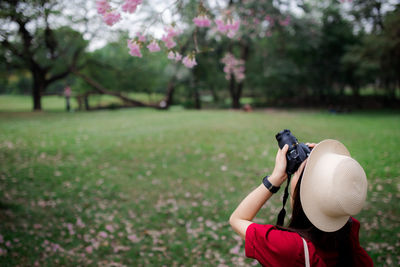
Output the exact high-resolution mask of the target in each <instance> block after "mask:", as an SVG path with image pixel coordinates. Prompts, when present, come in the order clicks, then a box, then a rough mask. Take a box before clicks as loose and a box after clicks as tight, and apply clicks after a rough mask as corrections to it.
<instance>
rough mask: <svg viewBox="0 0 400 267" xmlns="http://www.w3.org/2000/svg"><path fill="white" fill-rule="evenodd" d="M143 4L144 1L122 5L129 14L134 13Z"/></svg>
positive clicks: (130, 0)
mask: <svg viewBox="0 0 400 267" xmlns="http://www.w3.org/2000/svg"><path fill="white" fill-rule="evenodd" d="M141 3H142V0H126V1H125V3H124V4H123V5H122V10H123V11H124V12H127V13H131V14H132V13H134V12H135V11H136V8H137V6H138V5H140V4H141Z"/></svg>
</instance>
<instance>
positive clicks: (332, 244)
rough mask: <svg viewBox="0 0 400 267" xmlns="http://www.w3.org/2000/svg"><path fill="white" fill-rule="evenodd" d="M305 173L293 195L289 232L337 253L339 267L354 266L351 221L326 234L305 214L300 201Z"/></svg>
mask: <svg viewBox="0 0 400 267" xmlns="http://www.w3.org/2000/svg"><path fill="white" fill-rule="evenodd" d="M302 178H303V173H302V174H301V175H300V177H299V180H298V182H297V185H296V187H295V189H294V193H293V196H292V197H293V208H292V218H291V220H290V222H289V225H288V227H287V228H286V229H287V230H288V231H291V232H297V233H298V234H300V235H301V236H302V237H304V238H306V239H308V240H310V241H311V242H312V243H313V244H314V246H316V247H317V248H318V249H321V250H324V251H329V252H337V253H338V257H339V258H338V263H337V266H352V265H353V257H352V249H351V248H352V246H351V239H350V231H351V226H352V222H351V219H349V221H348V222H347V223H346V224H345V225H344V226H343V227H342V228H341V229H339V230H337V231H335V232H324V231H321V230H319V229H318V228H317V227H315V226H314V225H313V224H312V223H311V222H310V220H309V219H308V218H307V216H306V214H305V213H304V210H303V206H302V205H301V200H300V186H301V180H302Z"/></svg>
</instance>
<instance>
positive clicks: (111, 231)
mask: <svg viewBox="0 0 400 267" xmlns="http://www.w3.org/2000/svg"><path fill="white" fill-rule="evenodd" d="M106 230H107V231H109V232H110V233H113V232H114V227H113V226H112V225H111V224H108V225H106Z"/></svg>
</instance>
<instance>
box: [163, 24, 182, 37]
mask: <svg viewBox="0 0 400 267" xmlns="http://www.w3.org/2000/svg"><path fill="white" fill-rule="evenodd" d="M164 30H165V31H166V32H167V37H168V38H173V37H175V36H178V35H180V34H181V31H180V30H177V29H175V28H174V27H165V28H164Z"/></svg>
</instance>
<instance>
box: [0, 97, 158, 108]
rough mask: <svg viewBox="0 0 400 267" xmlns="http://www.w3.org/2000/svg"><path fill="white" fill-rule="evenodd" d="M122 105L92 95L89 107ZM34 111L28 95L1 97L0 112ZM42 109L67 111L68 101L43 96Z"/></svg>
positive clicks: (146, 99)
mask: <svg viewBox="0 0 400 267" xmlns="http://www.w3.org/2000/svg"><path fill="white" fill-rule="evenodd" d="M128 96H129V97H131V98H133V99H136V100H138V101H143V102H145V103H155V102H158V101H160V100H162V99H163V97H164V96H163V95H162V94H156V93H152V94H145V93H130V94H128ZM113 104H114V105H122V104H123V102H122V101H121V99H119V98H117V97H114V96H110V95H91V96H90V97H89V105H90V106H91V107H92V108H93V107H96V106H109V105H113ZM70 105H71V109H72V110H77V109H78V102H77V101H76V99H75V98H74V97H72V98H71V100H70ZM32 109H33V101H32V97H31V96H28V95H0V112H2V111H3V112H7V111H8V112H21V111H31V110H32ZM42 109H43V110H45V111H52V112H54V111H65V110H66V100H65V97H64V96H43V97H42Z"/></svg>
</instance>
